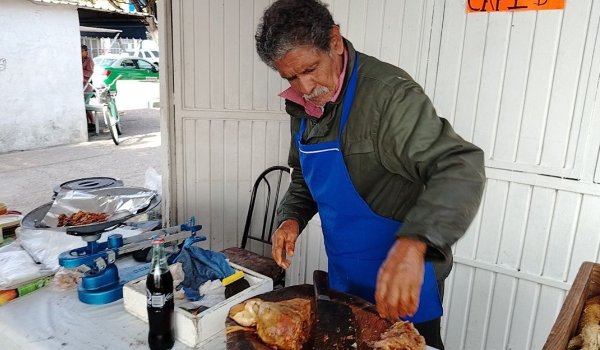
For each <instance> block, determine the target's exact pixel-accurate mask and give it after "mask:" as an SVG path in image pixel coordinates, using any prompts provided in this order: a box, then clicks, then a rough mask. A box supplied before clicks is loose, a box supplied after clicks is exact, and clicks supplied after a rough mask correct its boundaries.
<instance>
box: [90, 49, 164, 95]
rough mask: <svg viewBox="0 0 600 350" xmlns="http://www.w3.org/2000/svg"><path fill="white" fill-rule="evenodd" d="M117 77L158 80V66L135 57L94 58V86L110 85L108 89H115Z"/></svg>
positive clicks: (122, 78) (108, 56) (109, 56)
mask: <svg viewBox="0 0 600 350" xmlns="http://www.w3.org/2000/svg"><path fill="white" fill-rule="evenodd" d="M117 77H119V80H141V81H158V66H156V65H155V64H153V63H152V62H150V61H148V60H145V59H142V58H137V57H123V56H116V55H106V56H97V57H95V58H94V74H93V75H92V81H93V84H94V86H96V87H98V86H99V85H104V86H110V91H117V84H113V82H114V80H115V79H116V78H117Z"/></svg>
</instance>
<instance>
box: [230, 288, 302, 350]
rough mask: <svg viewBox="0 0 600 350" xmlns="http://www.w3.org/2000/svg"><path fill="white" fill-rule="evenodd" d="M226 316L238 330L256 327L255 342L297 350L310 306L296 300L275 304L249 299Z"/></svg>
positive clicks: (298, 299) (283, 349)
mask: <svg viewBox="0 0 600 350" xmlns="http://www.w3.org/2000/svg"><path fill="white" fill-rule="evenodd" d="M229 316H230V317H231V318H232V319H233V320H234V321H235V322H237V323H238V324H239V325H241V326H245V327H253V326H256V332H257V334H258V336H259V338H260V339H261V340H262V341H263V342H264V343H265V344H267V345H270V346H274V347H276V348H277V349H281V350H299V349H301V348H302V345H303V344H304V342H306V340H307V339H308V336H309V335H310V328H311V322H312V318H311V302H310V300H308V299H302V298H296V299H290V300H284V301H279V302H268V301H263V300H261V299H257V298H255V299H250V300H247V301H246V302H244V303H242V304H239V305H236V306H234V307H232V308H231V310H230V311H229Z"/></svg>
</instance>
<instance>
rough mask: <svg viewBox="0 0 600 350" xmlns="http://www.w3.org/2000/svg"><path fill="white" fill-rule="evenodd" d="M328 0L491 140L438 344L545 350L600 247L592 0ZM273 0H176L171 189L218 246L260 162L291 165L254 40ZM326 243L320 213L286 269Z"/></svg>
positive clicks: (300, 266) (464, 128) (461, 121)
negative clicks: (530, 4) (540, 5)
mask: <svg viewBox="0 0 600 350" xmlns="http://www.w3.org/2000/svg"><path fill="white" fill-rule="evenodd" d="M326 2H327V3H328V4H330V9H331V10H332V12H333V14H334V18H335V20H336V22H337V23H339V24H340V25H341V28H342V33H343V34H344V35H345V36H346V37H347V38H349V39H350V40H351V41H352V42H353V44H354V45H355V46H356V48H357V49H358V50H360V51H362V52H365V53H367V54H371V55H374V56H377V57H380V58H381V59H382V60H385V61H388V62H391V63H393V64H396V65H399V66H400V67H402V68H404V69H405V70H406V71H408V72H409V73H410V74H411V75H412V76H413V77H414V78H415V79H416V80H417V81H418V82H419V83H421V84H422V85H423V86H424V88H425V90H426V92H427V93H428V95H429V96H430V97H431V98H432V100H433V103H434V105H435V106H436V108H437V110H438V113H439V114H440V115H441V116H443V117H445V118H447V119H448V120H450V122H451V123H452V124H453V126H454V127H455V129H456V130H457V132H458V133H460V134H461V135H462V136H463V137H464V138H465V139H467V140H470V141H473V142H474V143H476V144H477V145H479V146H481V147H482V148H483V149H484V150H485V154H486V171H487V175H488V180H487V186H486V191H485V195H484V200H483V202H482V206H481V209H480V211H479V213H478V215H477V218H476V219H475V221H474V223H473V224H472V225H471V227H470V229H469V231H468V232H467V234H466V235H465V237H464V238H463V239H462V240H460V241H459V242H458V244H456V245H455V247H454V251H455V262H456V263H455V266H454V270H453V272H452V274H451V275H450V277H449V278H448V280H447V282H446V293H445V307H446V313H445V317H444V319H443V333H444V338H445V342H446V348H447V349H450V350H454V349H486V350H487V349H540V348H541V347H542V345H543V343H544V341H545V339H546V337H547V334H548V331H549V329H550V327H551V326H552V324H553V322H554V319H555V317H556V315H557V313H558V310H559V309H560V306H561V304H562V301H563V299H564V297H565V295H566V291H567V290H568V288H569V287H570V284H571V283H572V281H573V278H574V276H575V274H576V272H577V269H578V268H579V265H580V264H581V262H582V261H585V260H591V261H599V260H600V257H599V256H598V254H599V248H598V247H599V246H600V234H599V233H600V230H599V229H598V228H599V227H600V215H598V213H599V212H600V155H599V148H600V106H599V104H600V103H599V101H598V99H597V95H598V81H599V78H600V40H598V34H599V30H598V29H599V19H600V3H599V2H598V1H593V0H571V1H567V8H566V10H565V11H545V12H521V13H493V14H485V13H472V14H467V13H466V11H465V1H464V0H421V1H413V0H329V1H326ZM268 4H269V1H268V0H254V1H252V0H202V1H200V0H196V1H192V0H172V7H171V10H172V18H173V28H172V31H173V33H172V39H173V45H172V50H173V63H174V64H173V67H174V69H173V97H172V101H171V102H172V104H173V105H174V108H173V113H172V114H173V116H172V117H173V119H174V122H173V123H172V124H171V126H170V127H169V133H170V140H172V141H171V142H172V143H171V145H170V148H171V153H170V154H171V157H172V159H171V164H172V166H173V169H174V173H173V176H172V182H174V184H173V185H172V187H173V188H174V192H175V193H173V194H172V196H171V198H172V199H174V201H175V203H176V205H175V208H176V209H177V210H176V213H177V215H176V217H177V219H178V220H183V219H184V218H186V217H188V216H190V215H196V216H197V217H198V218H199V221H200V222H201V223H202V224H203V225H204V229H203V231H204V233H205V234H207V235H208V236H209V237H210V241H209V243H208V245H209V246H210V247H211V248H213V249H217V250H218V249H222V248H224V247H228V246H232V245H236V244H238V243H239V240H240V234H241V231H242V229H243V223H244V220H245V215H246V210H247V206H248V201H249V196H250V188H251V185H252V182H253V181H254V179H255V178H256V176H257V175H258V174H259V173H260V172H261V171H262V170H263V169H265V168H266V167H268V166H270V165H275V164H283V165H285V164H286V158H287V150H288V146H289V130H288V129H289V121H288V117H286V116H285V113H284V112H283V109H282V106H283V104H282V101H281V100H280V98H279V97H277V94H278V93H279V92H280V91H281V90H283V89H284V88H285V87H286V85H287V84H286V83H284V82H282V80H281V79H280V78H279V77H278V75H277V74H276V73H275V72H272V71H270V70H269V69H268V68H267V67H266V66H265V65H264V64H262V63H261V62H260V60H259V58H258V57H257V55H256V54H255V50H254V39H253V34H254V31H255V28H256V25H257V23H258V19H259V17H260V15H261V13H262V11H263V9H264V8H265V7H266V6H267V5H268ZM165 33H168V31H167V32H163V34H165ZM322 245H323V241H322V233H321V230H320V223H319V220H318V218H316V219H314V220H313V221H312V222H311V223H310V224H309V227H308V228H307V230H306V231H305V232H304V233H303V234H302V236H301V239H300V240H299V242H298V247H297V250H296V256H295V257H294V261H293V264H292V267H291V268H290V270H289V271H288V273H287V281H288V283H304V282H308V283H310V282H312V279H311V278H312V277H311V276H312V271H313V270H314V269H315V268H322V269H323V268H324V269H326V267H327V257H326V255H325V254H324V249H323V246H322Z"/></svg>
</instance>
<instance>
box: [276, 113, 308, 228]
mask: <svg viewBox="0 0 600 350" xmlns="http://www.w3.org/2000/svg"><path fill="white" fill-rule="evenodd" d="M290 124H291V130H292V137H291V142H290V152H289V155H288V165H289V166H290V168H292V174H291V183H290V187H289V188H288V190H287V192H286V193H285V195H284V196H283V199H282V200H281V203H280V204H279V207H278V208H277V226H279V224H281V223H282V222H283V221H284V220H287V219H295V220H296V221H298V224H299V226H300V232H302V230H304V228H305V227H306V225H307V224H308V222H309V221H310V219H311V218H312V217H313V216H314V215H315V214H316V213H317V204H316V203H315V201H314V200H313V198H312V195H311V193H310V190H309V189H308V186H307V185H306V182H304V177H303V176H302V168H301V167H300V159H299V157H298V149H297V147H296V143H295V142H294V135H295V133H296V130H298V128H299V124H300V122H299V120H298V119H297V118H291V123H290Z"/></svg>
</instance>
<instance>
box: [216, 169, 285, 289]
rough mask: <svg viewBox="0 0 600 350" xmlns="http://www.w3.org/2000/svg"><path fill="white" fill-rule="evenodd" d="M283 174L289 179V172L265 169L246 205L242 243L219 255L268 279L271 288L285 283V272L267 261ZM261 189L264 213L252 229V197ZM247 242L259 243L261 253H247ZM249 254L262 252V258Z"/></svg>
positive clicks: (270, 258)
mask: <svg viewBox="0 0 600 350" xmlns="http://www.w3.org/2000/svg"><path fill="white" fill-rule="evenodd" d="M285 174H288V176H289V174H290V169H289V168H288V167H285V166H279V165H277V166H272V167H270V168H267V169H266V170H265V171H263V172H262V173H261V174H260V175H259V176H258V178H257V179H256V181H255V182H254V186H253V188H252V194H251V195H250V205H249V207H248V214H247V216H246V223H245V225H244V234H243V236H242V243H241V245H240V247H239V248H238V247H231V248H227V249H225V250H223V253H224V254H225V255H226V256H227V258H228V259H229V260H230V261H231V262H233V263H235V264H238V265H240V266H243V267H246V268H248V269H250V270H253V271H256V272H258V273H260V274H262V275H265V276H268V277H270V278H271V279H273V285H274V286H281V287H283V285H284V283H285V270H284V269H282V268H281V267H279V266H278V265H277V264H276V263H275V261H274V260H273V258H272V257H271V248H270V246H271V236H272V234H273V230H274V227H273V226H274V224H275V214H276V210H277V205H278V204H279V200H280V198H279V197H280V196H279V193H280V191H281V184H282V182H283V178H284V175H285ZM273 180H274V181H273ZM261 189H264V191H265V192H262V194H263V195H264V197H263V198H264V213H259V214H262V216H261V217H259V219H260V221H259V222H258V223H256V222H255V225H254V226H253V225H252V224H253V221H252V218H253V216H254V214H255V209H257V208H258V207H257V200H256V197H257V194H259V190H261ZM256 224H258V225H256ZM252 228H259V230H257V231H254V232H251V231H253V230H252ZM249 240H250V241H256V242H259V243H260V244H259V247H260V248H262V249H257V247H252V248H254V249H252V250H250V249H247V247H246V246H247V245H248V243H249ZM253 246H255V245H253ZM265 246H268V247H269V249H268V250H267V251H265V249H264V248H265ZM253 250H262V254H261V253H259V252H256V251H253Z"/></svg>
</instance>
